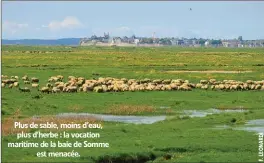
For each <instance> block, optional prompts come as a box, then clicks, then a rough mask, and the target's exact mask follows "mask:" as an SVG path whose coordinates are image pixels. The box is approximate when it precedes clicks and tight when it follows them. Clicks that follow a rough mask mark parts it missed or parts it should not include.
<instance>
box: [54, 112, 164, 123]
mask: <svg viewBox="0 0 264 163" xmlns="http://www.w3.org/2000/svg"><path fill="white" fill-rule="evenodd" d="M56 117H58V118H69V117H78V118H82V117H94V118H96V119H100V120H103V121H110V122H124V123H134V124H152V123H155V122H158V121H163V120H165V119H166V116H122V115H106V114H90V113H61V114H58V115H57V116H56Z"/></svg>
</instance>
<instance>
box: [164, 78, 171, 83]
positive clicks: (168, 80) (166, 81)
mask: <svg viewBox="0 0 264 163" xmlns="http://www.w3.org/2000/svg"><path fill="white" fill-rule="evenodd" d="M170 83H171V80H170V79H165V80H163V81H162V84H170Z"/></svg>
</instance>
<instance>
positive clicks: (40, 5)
mask: <svg viewBox="0 0 264 163" xmlns="http://www.w3.org/2000/svg"><path fill="white" fill-rule="evenodd" d="M190 8H192V10H190ZM2 9H3V10H2V37H3V38H4V39H25V38H28V39H30V38H39V39H56V38H66V37H74V38H77V37H90V36H91V35H93V34H96V35H98V36H101V35H103V33H104V32H109V33H110V35H112V36H124V35H126V36H131V35H133V34H135V35H136V36H152V34H153V33H154V32H155V33H156V34H155V35H156V37H197V38H200V37H202V38H237V37H238V36H240V35H242V36H243V38H244V39H264V2H260V1H259V2H257V1H255V2H250V1H244V2H243V1H241V2H224V1H222V2H221V1H218V2H206V1H200V2H182V1H179V2H176V1H175V2H169V1H167V2H164V1H163V2H161V1H159V2H139V1H134V2H132V1H130V2H89V1H77V2H74V1H68V2H67V1H64V2H63V1H61V2H59V1H57V2H51V1H48V2H44V1H42V2H36V1H35V2H34V1H33V2H32V1H27V2H18V1H17V2H15V1H13V2H6V1H5V2H2Z"/></svg>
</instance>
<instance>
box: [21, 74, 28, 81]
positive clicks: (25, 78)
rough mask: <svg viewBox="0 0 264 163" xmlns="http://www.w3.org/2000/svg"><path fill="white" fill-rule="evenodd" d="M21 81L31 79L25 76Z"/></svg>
mask: <svg viewBox="0 0 264 163" xmlns="http://www.w3.org/2000/svg"><path fill="white" fill-rule="evenodd" d="M21 79H22V80H29V78H28V76H27V75H24V76H23V77H22V78H21Z"/></svg>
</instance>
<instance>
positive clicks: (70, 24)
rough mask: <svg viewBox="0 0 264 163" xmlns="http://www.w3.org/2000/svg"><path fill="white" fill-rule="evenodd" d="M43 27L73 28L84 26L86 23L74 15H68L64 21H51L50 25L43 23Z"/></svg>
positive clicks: (51, 28) (53, 28) (52, 28)
mask: <svg viewBox="0 0 264 163" xmlns="http://www.w3.org/2000/svg"><path fill="white" fill-rule="evenodd" d="M42 27H43V28H49V29H50V30H52V31H54V30H59V29H62V28H67V29H73V28H80V27H84V25H83V24H82V23H81V22H80V21H79V20H78V19H77V18H76V17H73V16H67V17H65V18H64V19H63V20H62V21H56V20H55V21H51V22H50V23H49V24H48V25H42Z"/></svg>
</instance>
